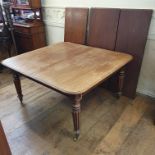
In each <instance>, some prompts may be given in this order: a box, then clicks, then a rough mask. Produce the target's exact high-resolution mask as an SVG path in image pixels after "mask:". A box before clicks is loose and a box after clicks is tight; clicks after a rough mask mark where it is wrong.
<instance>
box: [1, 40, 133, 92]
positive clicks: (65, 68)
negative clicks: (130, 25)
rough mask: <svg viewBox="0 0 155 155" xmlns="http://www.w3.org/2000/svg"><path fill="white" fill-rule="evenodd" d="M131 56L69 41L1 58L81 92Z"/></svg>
mask: <svg viewBox="0 0 155 155" xmlns="http://www.w3.org/2000/svg"><path fill="white" fill-rule="evenodd" d="M131 60H132V56H131V55H128V54H124V53H119V52H113V51H109V50H105V49H100V48H93V47H89V46H85V45H79V44H74V43H69V42H63V43H57V44H54V45H51V46H47V47H44V48H41V49H37V50H34V51H32V52H28V53H24V54H21V55H18V56H15V57H12V58H8V59H6V60H4V61H2V64H3V65H4V66H6V67H8V68H11V69H12V70H14V71H17V72H19V73H21V74H23V75H26V76H27V77H30V78H32V79H34V80H37V81H39V82H41V83H43V84H45V85H47V86H50V87H52V88H54V89H56V90H58V91H60V92H63V93H66V94H71V95H75V94H82V93H85V92H86V91H88V90H90V89H91V88H92V87H94V86H96V85H97V84H99V83H100V82H102V81H104V80H105V79H106V78H108V77H109V76H110V75H111V74H113V73H114V72H116V71H117V70H119V69H120V68H121V67H123V66H124V65H126V64H127V63H128V62H129V61H131Z"/></svg>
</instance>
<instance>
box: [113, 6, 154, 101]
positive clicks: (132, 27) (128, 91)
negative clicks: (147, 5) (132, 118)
mask: <svg viewBox="0 0 155 155" xmlns="http://www.w3.org/2000/svg"><path fill="white" fill-rule="evenodd" d="M151 17H152V10H140V9H139V10H137V9H122V10H121V13H120V20H119V27H118V33H117V42H116V48H115V50H116V51H120V52H125V53H129V54H131V55H133V56H134V60H133V61H132V62H131V63H130V64H129V65H128V66H127V68H126V70H127V72H126V78H125V84H124V88H123V93H124V95H126V96H128V97H130V98H134V97H135V94H136V88H137V83H138V78H139V73H140V69H141V64H142V59H143V54H144V49H145V45H146V41H147V35H148V30H149V25H150V20H151Z"/></svg>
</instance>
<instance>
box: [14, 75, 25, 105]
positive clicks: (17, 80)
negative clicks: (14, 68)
mask: <svg viewBox="0 0 155 155" xmlns="http://www.w3.org/2000/svg"><path fill="white" fill-rule="evenodd" d="M13 82H14V85H15V88H16V92H17V95H18V98H19V100H20V103H21V105H22V106H23V94H22V89H21V82H20V77H19V74H18V73H16V72H13Z"/></svg>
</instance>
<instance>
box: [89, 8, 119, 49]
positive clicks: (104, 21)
mask: <svg viewBox="0 0 155 155" xmlns="http://www.w3.org/2000/svg"><path fill="white" fill-rule="evenodd" d="M119 14H120V9H109V8H108V9H106V8H102V9H101V8H92V9H91V11H90V22H89V32H88V38H87V45H89V46H93V47H100V48H104V49H108V50H114V49H115V44H116V36H117V27H118V22H119Z"/></svg>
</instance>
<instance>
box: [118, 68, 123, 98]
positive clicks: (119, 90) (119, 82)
mask: <svg viewBox="0 0 155 155" xmlns="http://www.w3.org/2000/svg"><path fill="white" fill-rule="evenodd" d="M124 78H125V70H124V68H123V69H121V71H120V72H119V79H118V93H117V95H118V98H120V97H121V95H122V89H123V83H124Z"/></svg>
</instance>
